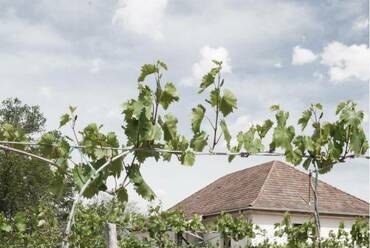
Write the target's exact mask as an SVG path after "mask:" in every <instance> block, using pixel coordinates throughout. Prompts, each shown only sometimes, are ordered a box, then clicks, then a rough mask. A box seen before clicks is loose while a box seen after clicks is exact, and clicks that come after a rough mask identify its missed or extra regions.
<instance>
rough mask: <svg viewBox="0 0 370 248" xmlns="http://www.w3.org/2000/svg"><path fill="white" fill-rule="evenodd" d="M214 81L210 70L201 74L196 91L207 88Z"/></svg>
mask: <svg viewBox="0 0 370 248" xmlns="http://www.w3.org/2000/svg"><path fill="white" fill-rule="evenodd" d="M214 81H215V75H214V74H213V73H212V72H209V73H207V74H206V75H204V76H203V78H202V82H201V84H200V90H199V91H198V93H202V92H203V91H204V90H205V89H207V88H208V86H210V85H211V84H213V82H214Z"/></svg>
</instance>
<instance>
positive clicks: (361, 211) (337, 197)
mask: <svg viewBox="0 0 370 248" xmlns="http://www.w3.org/2000/svg"><path fill="white" fill-rule="evenodd" d="M309 195H310V199H311V205H308V204H307V203H308V202H309V201H308V199H309ZM318 196H319V211H320V212H321V213H322V214H338V215H358V216H368V215H369V203H367V202H366V201H363V200H361V199H359V198H357V197H355V196H352V195H350V194H348V193H345V192H343V191H342V190H339V189H337V188H335V187H333V186H331V185H329V184H327V183H325V182H322V181H319V184H318ZM174 209H178V210H182V211H184V212H185V214H186V215H187V216H190V215H192V214H195V213H196V214H200V215H203V216H207V215H213V214H218V213H220V212H222V211H224V212H228V211H238V210H248V209H257V210H271V211H284V212H285V211H290V212H295V211H296V212H312V211H313V195H312V192H310V193H309V176H308V174H306V173H304V172H302V171H299V170H297V169H295V168H294V167H293V166H291V165H288V164H286V163H283V162H280V161H271V162H268V163H264V164H261V165H257V166H253V167H250V168H247V169H244V170H241V171H237V172H234V173H231V174H228V175H226V176H223V177H221V178H219V179H217V180H216V181H214V182H213V183H211V184H209V185H208V186H206V187H205V188H203V189H201V190H199V191H198V192H196V193H194V194H192V195H191V196H189V197H188V198H186V199H184V200H183V201H181V202H180V203H178V204H176V205H175V206H174V207H172V208H171V210H174Z"/></svg>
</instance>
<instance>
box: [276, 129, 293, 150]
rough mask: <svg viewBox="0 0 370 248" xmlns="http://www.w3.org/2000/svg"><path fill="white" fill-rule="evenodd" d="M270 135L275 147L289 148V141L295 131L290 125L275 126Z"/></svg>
mask: <svg viewBox="0 0 370 248" xmlns="http://www.w3.org/2000/svg"><path fill="white" fill-rule="evenodd" d="M272 136H273V137H272V140H273V143H274V145H275V147H282V148H284V149H286V150H290V149H291V142H292V140H293V138H294V136H295V131H294V128H293V127H292V126H290V127H288V128H286V127H276V128H275V129H274V133H273V135H272Z"/></svg>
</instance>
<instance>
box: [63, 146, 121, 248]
mask: <svg viewBox="0 0 370 248" xmlns="http://www.w3.org/2000/svg"><path fill="white" fill-rule="evenodd" d="M127 154H128V152H122V153H120V154H118V155H117V156H115V157H113V158H112V159H110V160H109V161H107V162H106V163H105V164H103V165H102V166H101V167H100V168H99V169H97V170H96V171H95V173H94V174H93V175H92V176H91V177H90V178H89V180H87V181H86V183H85V184H84V185H83V186H82V188H81V190H80V192H79V193H78V195H77V196H76V199H75V200H74V201H73V205H72V208H71V211H70V212H69V216H68V222H67V226H66V229H65V232H64V238H63V243H62V248H68V247H69V241H68V239H69V235H70V234H71V229H72V222H73V219H74V215H75V212H76V207H77V205H78V203H79V202H80V200H81V198H82V195H83V194H84V193H85V191H86V189H87V187H88V186H89V185H90V184H91V183H92V182H94V181H95V180H96V178H97V177H98V176H99V174H100V172H102V171H103V170H104V169H105V168H106V167H108V165H110V164H111V163H112V162H114V161H116V160H117V159H120V158H122V157H123V156H126V155H127Z"/></svg>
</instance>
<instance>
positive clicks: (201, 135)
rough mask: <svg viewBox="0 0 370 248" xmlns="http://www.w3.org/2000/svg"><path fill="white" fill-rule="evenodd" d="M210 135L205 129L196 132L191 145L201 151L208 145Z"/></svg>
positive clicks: (195, 149)
mask: <svg viewBox="0 0 370 248" xmlns="http://www.w3.org/2000/svg"><path fill="white" fill-rule="evenodd" d="M207 140H208V135H207V133H206V132H205V131H202V132H198V133H196V134H194V137H193V138H192V139H191V141H190V147H191V148H193V149H194V151H197V152H201V151H203V149H204V147H205V146H206V145H207Z"/></svg>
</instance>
